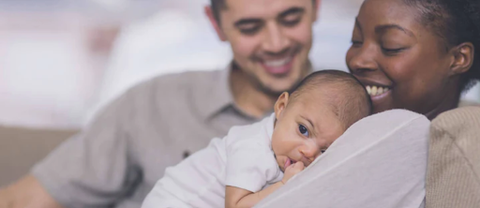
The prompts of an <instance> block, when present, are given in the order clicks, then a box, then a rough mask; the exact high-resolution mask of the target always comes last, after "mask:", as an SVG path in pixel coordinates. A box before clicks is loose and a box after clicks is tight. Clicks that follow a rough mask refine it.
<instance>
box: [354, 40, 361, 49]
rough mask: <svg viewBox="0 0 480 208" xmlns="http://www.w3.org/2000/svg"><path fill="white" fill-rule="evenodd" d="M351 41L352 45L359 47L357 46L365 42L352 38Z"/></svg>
mask: <svg viewBox="0 0 480 208" xmlns="http://www.w3.org/2000/svg"><path fill="white" fill-rule="evenodd" d="M351 42H352V46H353V47H357V48H358V47H360V46H362V44H363V42H362V41H358V40H352V41H351Z"/></svg>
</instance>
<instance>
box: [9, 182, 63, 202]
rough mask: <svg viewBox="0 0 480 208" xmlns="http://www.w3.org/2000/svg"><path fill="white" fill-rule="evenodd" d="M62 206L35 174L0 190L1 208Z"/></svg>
mask: <svg viewBox="0 0 480 208" xmlns="http://www.w3.org/2000/svg"><path fill="white" fill-rule="evenodd" d="M17 207H18V208H24V207H28V208H43V207H44V208H61V207H62V206H61V205H60V204H58V203H57V202H56V201H55V200H54V199H53V198H52V197H51V196H50V195H49V194H48V192H47V191H46V190H45V189H43V188H42V186H41V184H40V183H39V182H38V180H37V179H35V178H34V177H33V176H31V175H28V176H26V177H24V178H22V179H20V180H19V181H17V182H16V183H15V184H13V185H11V186H9V187H7V188H5V189H2V190H0V208H17Z"/></svg>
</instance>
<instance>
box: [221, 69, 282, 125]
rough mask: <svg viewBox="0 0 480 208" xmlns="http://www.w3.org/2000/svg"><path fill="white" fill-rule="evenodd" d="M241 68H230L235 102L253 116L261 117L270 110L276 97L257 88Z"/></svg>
mask: <svg viewBox="0 0 480 208" xmlns="http://www.w3.org/2000/svg"><path fill="white" fill-rule="evenodd" d="M247 76H248V75H246V74H245V73H243V71H241V70H232V72H231V73H230V83H231V89H232V94H233V98H234V100H235V104H236V105H237V107H238V108H240V110H242V111H243V112H244V113H246V114H247V115H249V116H252V117H254V118H262V117H263V116H264V115H265V114H266V113H268V112H270V111H272V109H273V105H274V104H275V101H276V100H277V97H275V96H272V95H269V94H266V93H264V92H262V91H260V90H258V89H257V88H256V87H255V86H254V85H253V83H251V82H250V81H249V78H248V77H247Z"/></svg>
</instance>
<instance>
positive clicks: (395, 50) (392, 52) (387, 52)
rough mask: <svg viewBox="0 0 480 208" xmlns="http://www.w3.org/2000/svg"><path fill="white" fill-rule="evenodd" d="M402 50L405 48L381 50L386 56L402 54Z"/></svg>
mask: <svg viewBox="0 0 480 208" xmlns="http://www.w3.org/2000/svg"><path fill="white" fill-rule="evenodd" d="M404 49H405V48H382V51H383V53H385V54H387V55H395V54H397V53H400V52H402V51H403V50H404Z"/></svg>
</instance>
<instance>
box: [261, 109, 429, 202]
mask: <svg viewBox="0 0 480 208" xmlns="http://www.w3.org/2000/svg"><path fill="white" fill-rule="evenodd" d="M429 125H430V121H429V120H428V119H427V118H426V117H425V116H423V115H420V114H416V113H413V112H410V111H406V110H391V111H387V112H383V113H379V114H376V115H373V116H370V117H367V118H364V119H362V120H360V121H359V122H357V123H355V124H354V125H352V126H351V127H350V128H349V129H348V130H347V131H346V132H345V133H344V134H343V135H342V136H341V137H340V138H338V139H337V140H336V141H335V142H334V143H333V144H332V146H330V148H329V149H328V150H327V151H326V152H325V153H324V154H322V155H321V156H320V157H318V158H317V159H316V160H315V161H314V163H312V164H311V165H310V166H309V167H308V168H306V169H305V170H304V171H302V172H301V173H299V174H297V175H296V176H294V177H293V178H292V179H291V180H289V181H288V182H287V183H286V184H285V185H284V186H283V187H281V188H280V189H279V190H277V191H276V192H275V193H273V194H271V195H270V196H268V197H267V198H266V199H264V200H263V201H261V202H260V203H259V204H257V206H256V207H268V208H283V207H284V208H290V207H298V208H301V207H322V208H327V207H335V208H351V207H362V208H370V207H402V208H403V207H413V208H418V207H423V206H424V199H425V175H426V167H427V151H428V131H429Z"/></svg>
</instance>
